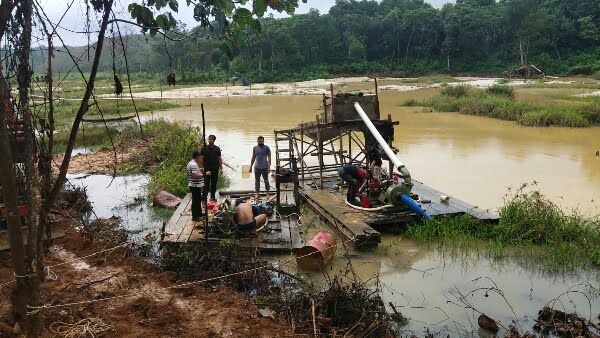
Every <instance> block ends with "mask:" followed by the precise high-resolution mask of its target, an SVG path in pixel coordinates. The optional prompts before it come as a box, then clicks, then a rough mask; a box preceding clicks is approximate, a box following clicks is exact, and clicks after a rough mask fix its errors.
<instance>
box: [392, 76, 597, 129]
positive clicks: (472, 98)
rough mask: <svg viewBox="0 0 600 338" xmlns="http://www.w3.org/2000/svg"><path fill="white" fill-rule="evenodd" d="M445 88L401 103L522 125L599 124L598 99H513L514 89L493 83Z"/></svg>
mask: <svg viewBox="0 0 600 338" xmlns="http://www.w3.org/2000/svg"><path fill="white" fill-rule="evenodd" d="M456 88H457V87H447V88H445V89H444V90H442V95H439V96H436V97H434V98H432V99H429V100H425V101H416V100H410V101H407V102H404V103H403V105H405V106H425V107H432V108H433V109H434V110H435V111H439V112H458V113H461V114H467V115H477V116H487V117H492V118H497V119H502V120H508V121H515V122H517V123H519V124H521V125H524V126H535V127H547V126H563V127H588V126H590V125H598V124H600V99H596V98H589V99H587V100H588V101H589V103H588V104H584V105H581V104H580V103H579V102H576V101H574V104H572V105H568V106H567V105H561V106H557V105H556V104H532V103H527V102H520V101H516V100H515V99H514V91H513V89H512V88H509V87H507V86H501V85H495V86H492V87H490V88H487V89H486V90H476V89H467V90H463V89H460V90H457V89H456Z"/></svg>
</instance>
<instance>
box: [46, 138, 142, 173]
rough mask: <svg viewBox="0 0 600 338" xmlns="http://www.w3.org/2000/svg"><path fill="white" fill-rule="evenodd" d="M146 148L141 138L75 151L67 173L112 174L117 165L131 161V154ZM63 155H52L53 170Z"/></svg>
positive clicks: (139, 152)
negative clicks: (113, 147)
mask: <svg viewBox="0 0 600 338" xmlns="http://www.w3.org/2000/svg"><path fill="white" fill-rule="evenodd" d="M147 149H148V143H147V142H146V141H143V140H137V141H131V142H128V144H127V145H126V146H125V145H124V146H121V147H117V148H116V149H114V150H113V149H108V148H100V149H97V150H89V151H88V150H86V151H78V152H75V151H74V154H75V155H73V157H71V162H70V164H69V174H104V175H114V174H115V173H116V170H117V166H118V165H123V164H127V163H131V162H132V159H133V156H135V155H136V154H141V153H143V152H145V151H146V150H147ZM62 160H63V156H62V155H56V156H55V157H54V161H53V163H54V165H55V170H58V168H59V167H60V164H61V163H62Z"/></svg>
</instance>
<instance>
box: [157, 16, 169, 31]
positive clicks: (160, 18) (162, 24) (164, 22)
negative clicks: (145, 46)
mask: <svg viewBox="0 0 600 338" xmlns="http://www.w3.org/2000/svg"><path fill="white" fill-rule="evenodd" d="M156 24H157V25H158V27H161V28H166V26H167V20H166V19H165V17H164V16H163V15H162V14H161V15H158V16H157V17H156Z"/></svg>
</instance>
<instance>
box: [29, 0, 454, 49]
mask: <svg viewBox="0 0 600 338" xmlns="http://www.w3.org/2000/svg"><path fill="white" fill-rule="evenodd" d="M38 1H39V3H40V4H41V5H42V7H43V8H44V11H45V12H46V14H47V15H48V17H49V18H50V20H51V21H53V22H54V23H57V22H58V20H60V18H61V16H62V14H63V13H64V11H65V10H66V8H67V5H68V4H69V3H70V2H71V1H68V0H38ZM139 1H140V0H116V1H115V12H116V13H117V15H118V16H121V17H123V18H129V16H128V15H129V13H128V12H127V5H128V4H129V3H132V2H139ZM426 1H427V2H429V3H431V4H432V5H433V6H435V7H438V8H439V7H441V6H442V5H443V4H445V3H447V2H454V0H426ZM179 2H180V7H179V13H176V15H175V18H176V19H177V20H180V21H182V22H184V23H186V24H187V25H188V28H189V27H193V26H195V25H196V24H197V23H196V21H195V20H194V17H193V13H192V10H191V9H190V8H189V7H187V6H185V0H180V1H179ZM334 3H335V0H308V3H306V4H305V3H302V2H301V1H300V6H299V8H298V9H297V10H296V13H306V12H308V11H309V10H310V9H311V8H315V9H318V10H319V11H320V12H321V13H326V12H327V11H329V8H331V6H333V4H334ZM84 4H85V3H84V1H78V0H76V1H75V4H74V5H73V6H72V7H71V9H70V10H69V12H68V14H67V15H66V16H65V17H64V19H63V20H62V22H61V24H60V26H61V27H64V28H65V29H62V28H58V30H57V31H58V32H59V33H60V34H61V36H62V37H63V39H64V40H65V43H67V44H68V45H85V44H86V43H87V35H86V34H76V33H71V32H69V31H68V30H67V29H69V30H74V31H84V30H85V29H86V27H85V15H86V11H85V5H84ZM274 15H275V16H276V17H282V16H286V14H279V13H274ZM91 21H92V22H96V21H97V20H91ZM90 29H91V30H94V29H98V27H97V26H96V25H92V26H91V27H90ZM121 30H122V33H123V34H125V33H134V32H139V29H138V28H137V27H125V26H124V25H121ZM123 31H124V32H123ZM90 38H91V39H92V40H95V39H94V35H93V34H92V35H91V36H90ZM34 41H35V39H34ZM59 43H60V41H56V42H55V44H59ZM35 45H37V44H35Z"/></svg>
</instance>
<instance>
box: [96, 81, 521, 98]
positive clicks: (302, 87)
mask: <svg viewBox="0 0 600 338" xmlns="http://www.w3.org/2000/svg"><path fill="white" fill-rule="evenodd" d="M455 79H456V82H452V83H448V84H447V85H449V86H456V85H461V84H466V85H469V86H473V87H477V88H486V87H489V86H491V85H493V84H495V83H497V82H498V81H499V80H501V79H500V78H476V77H457V78H455ZM378 80H379V81H381V82H387V83H388V84H385V85H380V86H379V89H380V90H390V91H412V90H417V89H423V88H438V87H442V84H438V83H435V84H422V85H413V84H403V82H410V81H411V80H413V81H414V80H416V79H413V78H380V79H378ZM373 82H374V79H372V78H369V77H340V78H333V79H318V80H312V81H302V82H292V83H272V84H270V83H257V84H252V86H247V87H244V86H239V85H238V86H225V85H221V86H200V87H187V88H177V89H171V90H165V91H162V92H161V91H149V92H144V93H134V94H133V96H134V97H135V98H140V99H141V98H145V99H161V98H162V99H187V98H190V99H194V98H205V97H227V96H262V95H322V94H327V93H329V92H330V85H331V84H333V86H334V88H336V90H344V88H345V87H348V86H351V85H352V86H356V85H357V84H361V83H364V84H365V88H373ZM389 82H398V84H389ZM506 84H508V85H511V86H519V85H524V84H525V83H524V81H522V80H512V81H509V82H508V83H506ZM99 96H101V97H103V98H106V99H109V98H115V96H114V95H112V94H104V95H99Z"/></svg>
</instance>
